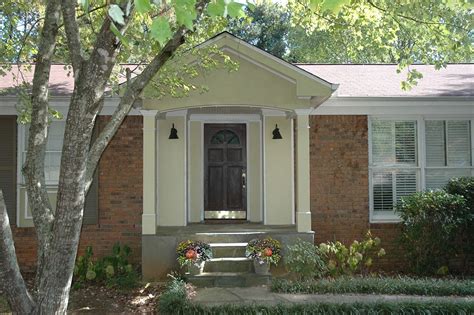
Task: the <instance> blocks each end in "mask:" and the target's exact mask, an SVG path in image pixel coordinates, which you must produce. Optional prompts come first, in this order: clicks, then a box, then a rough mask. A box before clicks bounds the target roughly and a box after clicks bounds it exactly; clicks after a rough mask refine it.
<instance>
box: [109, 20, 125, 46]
mask: <svg viewBox="0 0 474 315" xmlns="http://www.w3.org/2000/svg"><path fill="white" fill-rule="evenodd" d="M110 30H111V31H112V33H114V35H115V36H117V38H118V39H119V40H120V42H121V43H122V44H123V45H124V46H127V47H128V46H129V42H128V40H127V39H126V38H125V36H123V34H122V33H120V31H119V29H118V28H117V26H115V24H114V23H111V24H110Z"/></svg>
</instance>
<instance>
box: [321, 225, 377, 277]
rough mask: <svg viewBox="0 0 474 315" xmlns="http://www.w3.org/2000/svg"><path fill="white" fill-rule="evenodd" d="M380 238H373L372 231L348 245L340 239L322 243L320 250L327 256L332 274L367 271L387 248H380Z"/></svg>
mask: <svg viewBox="0 0 474 315" xmlns="http://www.w3.org/2000/svg"><path fill="white" fill-rule="evenodd" d="M379 247H380V239H379V238H378V237H375V238H373V237H372V234H371V233H370V231H368V232H367V234H366V235H365V238H364V239H363V240H362V241H357V240H355V241H354V242H352V244H351V245H350V246H349V247H347V246H346V245H344V244H342V243H341V242H339V241H335V242H328V243H321V244H320V245H319V250H320V251H321V253H323V254H324V256H325V261H326V264H327V268H328V271H329V273H330V274H331V275H332V276H340V275H348V274H354V273H356V272H364V273H367V272H368V270H369V269H370V267H371V266H372V264H373V260H374V258H375V256H377V257H382V256H384V255H385V250H384V249H383V248H380V249H379Z"/></svg>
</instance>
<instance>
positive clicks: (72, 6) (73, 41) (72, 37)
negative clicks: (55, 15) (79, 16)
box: [61, 0, 84, 71]
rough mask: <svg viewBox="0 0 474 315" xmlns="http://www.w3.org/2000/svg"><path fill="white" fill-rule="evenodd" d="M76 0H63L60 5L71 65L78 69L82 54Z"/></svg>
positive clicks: (82, 58)
mask: <svg viewBox="0 0 474 315" xmlns="http://www.w3.org/2000/svg"><path fill="white" fill-rule="evenodd" d="M76 5H77V1H76V0H63V1H62V4H61V7H62V12H63V21H64V29H65V30H66V40H67V45H68V48H69V54H70V55H71V61H72V67H73V68H74V70H75V71H78V70H79V68H80V66H81V64H82V61H83V60H84V57H83V56H82V44H81V38H80V34H79V26H78V25H77V20H76Z"/></svg>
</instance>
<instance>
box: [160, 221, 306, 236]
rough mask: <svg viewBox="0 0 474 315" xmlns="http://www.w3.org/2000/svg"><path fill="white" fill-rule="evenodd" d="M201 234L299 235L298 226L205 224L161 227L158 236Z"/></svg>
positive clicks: (247, 223) (248, 223)
mask: <svg viewBox="0 0 474 315" xmlns="http://www.w3.org/2000/svg"><path fill="white" fill-rule="evenodd" d="M201 233H255V234H259V233H261V234H265V233H298V232H297V231H296V225H264V224H262V223H250V222H245V223H226V222H219V223H217V222H216V223H214V222H204V223H189V224H188V225H187V226H159V227H157V228H156V235H177V234H178V235H179V234H201Z"/></svg>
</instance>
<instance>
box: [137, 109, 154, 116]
mask: <svg viewBox="0 0 474 315" xmlns="http://www.w3.org/2000/svg"><path fill="white" fill-rule="evenodd" d="M140 113H141V114H142V116H144V117H156V114H158V110H156V109H140Z"/></svg>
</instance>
